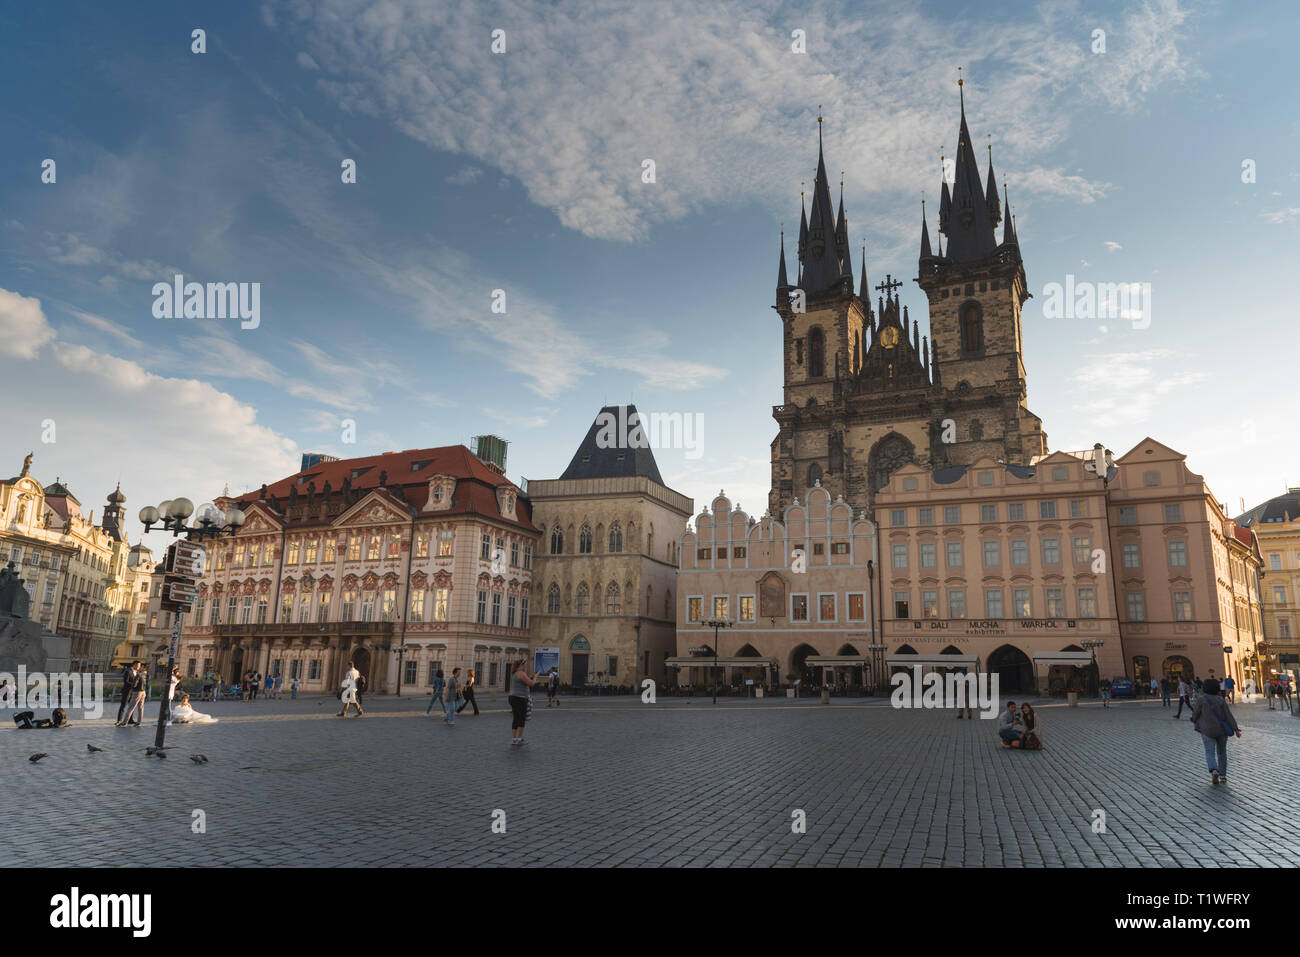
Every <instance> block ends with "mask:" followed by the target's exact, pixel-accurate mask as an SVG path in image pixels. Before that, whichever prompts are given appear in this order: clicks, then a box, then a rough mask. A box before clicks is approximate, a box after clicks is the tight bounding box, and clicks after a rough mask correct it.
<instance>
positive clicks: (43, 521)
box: [0, 455, 147, 671]
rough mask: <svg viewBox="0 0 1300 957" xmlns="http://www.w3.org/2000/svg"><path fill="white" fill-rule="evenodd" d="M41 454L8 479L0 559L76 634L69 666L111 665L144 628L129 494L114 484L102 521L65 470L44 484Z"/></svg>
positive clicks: (1, 486) (48, 625)
mask: <svg viewBox="0 0 1300 957" xmlns="http://www.w3.org/2000/svg"><path fill="white" fill-rule="evenodd" d="M33 457H34V456H33V455H28V456H27V458H26V460H25V461H24V462H23V467H22V471H21V472H20V473H19V474H18V475H16V476H14V477H13V478H10V479H6V480H0V564H8V563H9V562H13V564H14V570H15V571H16V572H17V573H18V574H19V575H20V576H21V577H22V578H23V584H24V586H25V587H26V589H27V595H28V599H29V602H30V604H29V607H28V615H29V616H30V617H31V618H32V619H33V620H35V621H39V622H40V623H41V625H42V626H43V627H44V628H45V629H46V630H47V631H49V632H53V633H56V634H60V635H63V636H65V637H67V638H68V639H70V646H69V667H70V668H71V669H72V670H73V671H107V670H108V668H109V665H110V663H111V661H112V658H113V651H114V649H115V648H116V647H117V645H118V644H119V642H122V641H125V640H128V639H130V638H132V637H133V636H135V635H136V634H138V626H139V618H138V616H137V615H136V614H135V613H134V612H135V608H136V601H135V592H136V591H137V589H138V588H139V581H140V579H141V577H142V576H147V573H143V572H142V571H141V570H140V569H139V568H138V567H137V564H136V563H135V562H134V561H133V560H132V559H133V553H135V552H136V549H133V548H132V547H131V545H130V543H129V542H128V541H127V531H126V523H125V519H124V517H123V506H124V505H125V503H126V496H125V495H123V494H122V490H121V488H117V489H114V490H113V491H112V492H110V493H109V495H108V500H107V502H106V504H105V507H104V511H103V517H102V518H101V520H100V523H99V524H98V525H96V524H95V515H94V512H93V511H92V512H91V513H90V514H89V515H88V516H87V515H83V514H82V511H81V502H80V501H79V500H78V499H77V497H76V496H75V495H73V494H72V492H71V491H70V490H69V489H68V487H67V486H66V485H64V484H63V483H62V482H61V481H59V479H58V478H56V479H55V480H54V482H53V483H52V484H50V485H46V486H43V485H41V483H40V482H38V481H37V480H36V479H35V478H34V477H33V476H32V474H31V465H32V458H33ZM138 547H139V546H137V548H138Z"/></svg>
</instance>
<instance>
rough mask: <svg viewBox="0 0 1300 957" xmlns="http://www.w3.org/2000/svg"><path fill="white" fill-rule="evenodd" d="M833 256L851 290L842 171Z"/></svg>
mask: <svg viewBox="0 0 1300 957" xmlns="http://www.w3.org/2000/svg"><path fill="white" fill-rule="evenodd" d="M835 254H836V255H837V256H839V258H840V273H841V274H842V275H844V276H847V277H848V279H849V289H852V288H853V261H852V259H851V258H850V255H849V221H848V217H846V216H845V215H844V171H843V170H840V211H839V214H838V215H837V216H836V217H835Z"/></svg>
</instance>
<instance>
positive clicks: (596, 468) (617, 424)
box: [560, 405, 664, 485]
mask: <svg viewBox="0 0 1300 957" xmlns="http://www.w3.org/2000/svg"><path fill="white" fill-rule="evenodd" d="M639 420H640V413H638V412H637V410H636V406H634V405H607V406H605V407H604V408H603V409H601V410H600V414H599V415H597V416H596V419H595V421H594V422H592V423H591V428H590V429H588V430H587V436H586V438H584V439H583V440H582V444H581V445H579V446H578V451H577V452H575V453H574V454H573V460H572V461H570V462H569V467H568V468H567V469H565V470H564V474H563V475H561V476H560V479H561V481H563V480H564V479H587V478H623V477H625V476H632V475H641V476H645V477H646V478H649V479H653V480H654V481H656V482H658V483H659V484H660V485H663V484H664V480H663V478H662V477H661V476H660V474H659V466H658V465H657V464H656V463H655V456H654V452H653V451H652V450H651V449H650V446H649V443H648V442H647V441H646V435H645V428H646V424H645V423H641V422H640V421H639ZM638 426H639V427H638Z"/></svg>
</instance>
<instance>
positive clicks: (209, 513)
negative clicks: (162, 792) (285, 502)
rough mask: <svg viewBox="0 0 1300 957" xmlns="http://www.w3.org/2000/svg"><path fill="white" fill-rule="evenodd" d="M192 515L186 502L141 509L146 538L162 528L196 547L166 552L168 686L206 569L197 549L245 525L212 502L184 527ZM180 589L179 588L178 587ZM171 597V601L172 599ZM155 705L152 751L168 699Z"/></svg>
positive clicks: (162, 734) (159, 743)
mask: <svg viewBox="0 0 1300 957" xmlns="http://www.w3.org/2000/svg"><path fill="white" fill-rule="evenodd" d="M191 515H195V512H194V503H193V502H191V501H190V500H189V499H187V498H174V499H168V500H167V501H165V502H162V503H161V504H159V506H158V507H157V508H154V507H153V506H152V505H146V506H145V507H144V508H142V509H140V514H139V518H140V522H141V523H142V524H143V525H144V530H145V534H148V533H149V531H150V529H151V528H152V526H154V525H158V524H161V525H162V528H163V531H167V532H171V533H172V537H173V538H177V537H179V536H181V535H184V536H185V539H186V543H187V544H189V543H195V546H196V547H194V548H190V549H188V550H187V552H188V554H185V555H182V553H181V552H180V550H179V549H178V546H177V545H175V544H174V545H172V546H171V548H170V549H169V550H168V561H167V571H168V572H173V571H175V572H176V573H177V574H175V575H169V576H168V579H167V580H165V581H164V584H163V601H164V602H166V603H168V604H170V605H172V606H174V609H175V611H176V627H175V628H173V629H172V637H171V644H170V646H169V649H168V655H167V680H168V682H169V683H170V681H171V675H172V670H173V669H174V668H175V667H176V652H177V651H179V650H180V641H181V634H182V632H183V631H184V628H185V611H186V610H187V609H188V608H189V606H190V603H191V602H192V601H193V598H194V595H195V591H194V584H195V579H196V578H200V577H202V575H203V571H204V568H205V567H206V553H205V552H204V551H203V549H202V548H201V547H197V546H198V543H201V542H202V541H203V540H204V539H206V538H220V537H221V536H222V535H234V534H235V533H236V532H237V531H239V529H240V527H241V526H242V525H243V524H244V513H243V512H242V511H241V510H240V509H238V508H232V509H231V510H230V511H229V512H223V511H222V510H221V509H219V508H217V506H215V505H213V504H212V503H211V502H206V503H204V504H203V505H200V506H199V510H198V514H197V515H195V522H196V524H194V525H187V524H185V523H186V521H187V520H188V519H189V517H190V516H191ZM178 586H179V587H178ZM173 596H174V597H173ZM160 699H161V700H160V701H159V702H158V732H157V734H156V735H155V736H154V747H156V748H161V747H163V744H164V742H165V740H166V736H167V725H168V723H169V722H170V721H171V714H172V704H171V695H169V694H163V695H161V696H160Z"/></svg>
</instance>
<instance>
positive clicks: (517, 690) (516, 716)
mask: <svg viewBox="0 0 1300 957" xmlns="http://www.w3.org/2000/svg"><path fill="white" fill-rule="evenodd" d="M527 664H528V659H527V658H520V659H519V660H518V661H517V662H516V663H515V667H514V673H513V674H512V675H511V676H510V694H509V695H508V696H507V698H506V700H507V701H509V702H510V714H511V721H510V744H511V746H512V747H513V746H515V745H522V744H523V743H524V724H525V723H526V722H527V721H528V711H529V709H530V708H531V706H532V693H531V689H532V687H533V685H535V684H537V678H536V677H535V676H533V675H530V674H529V673H528V672H527V671H526V670H525V666H526V665H527Z"/></svg>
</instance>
